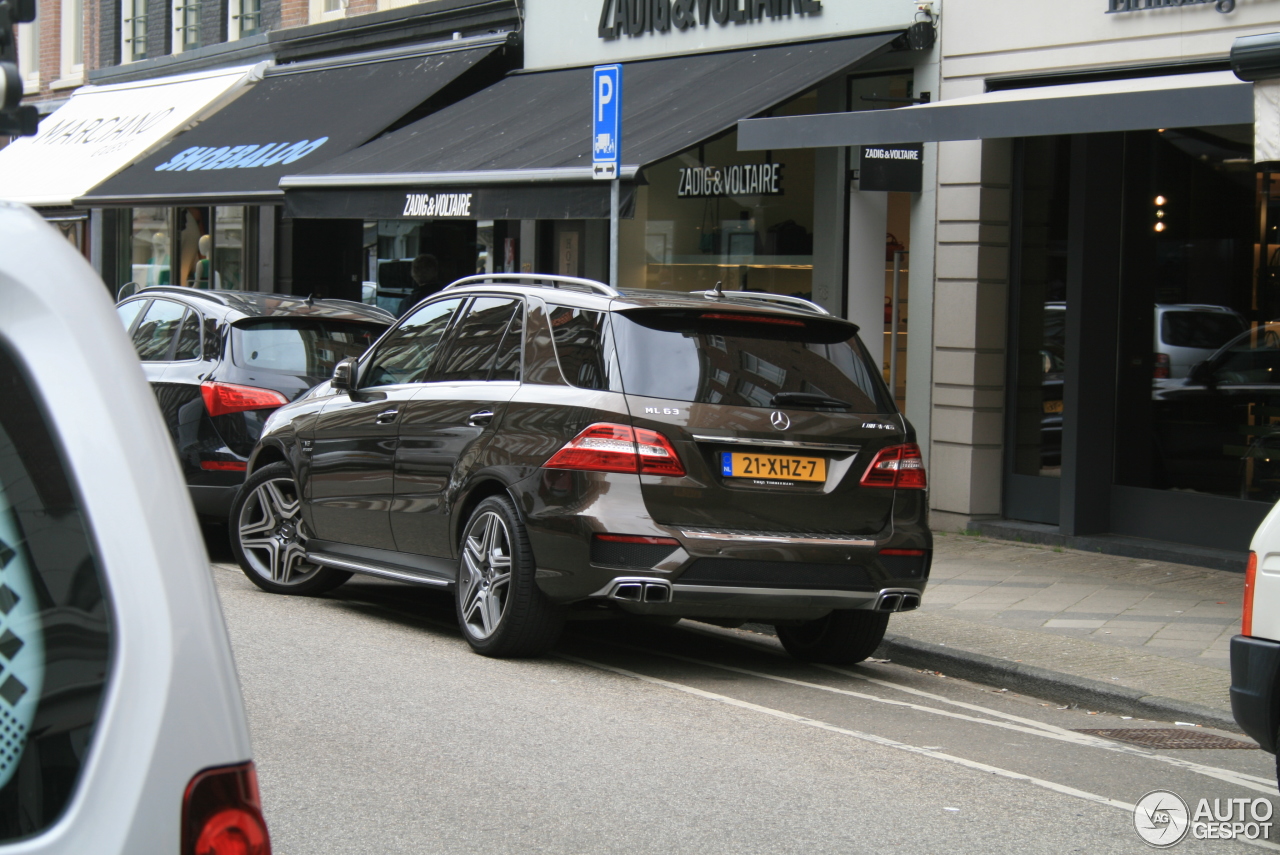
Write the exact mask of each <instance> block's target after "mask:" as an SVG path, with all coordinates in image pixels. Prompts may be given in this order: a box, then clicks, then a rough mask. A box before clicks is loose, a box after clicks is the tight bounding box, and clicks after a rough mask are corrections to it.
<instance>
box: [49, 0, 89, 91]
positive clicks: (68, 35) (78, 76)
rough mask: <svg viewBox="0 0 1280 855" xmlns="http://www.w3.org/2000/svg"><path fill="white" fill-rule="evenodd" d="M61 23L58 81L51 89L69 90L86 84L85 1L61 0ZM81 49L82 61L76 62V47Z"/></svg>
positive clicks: (52, 84) (53, 83) (51, 84)
mask: <svg viewBox="0 0 1280 855" xmlns="http://www.w3.org/2000/svg"><path fill="white" fill-rule="evenodd" d="M59 11H60V14H61V18H62V20H61V22H60V23H59V27H58V29H59V32H58V75H59V77H58V79H57V80H55V81H53V82H52V83H50V84H49V88H51V89H69V88H71V87H73V86H80V85H81V84H83V83H84V53H85V50H84V49H85V37H84V12H85V0H59ZM77 45H78V46H79V49H80V61H79V62H76V61H75V60H76V57H75V46H77Z"/></svg>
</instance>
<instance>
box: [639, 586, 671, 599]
mask: <svg viewBox="0 0 1280 855" xmlns="http://www.w3.org/2000/svg"><path fill="white" fill-rule="evenodd" d="M644 601H645V602H646V603H669V602H671V587H670V586H669V585H664V584H660V583H656V582H649V583H647V584H646V585H645V586H644Z"/></svg>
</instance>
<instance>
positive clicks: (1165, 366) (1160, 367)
mask: <svg viewBox="0 0 1280 855" xmlns="http://www.w3.org/2000/svg"><path fill="white" fill-rule="evenodd" d="M1153 376H1154V377H1155V379H1157V380H1168V379H1169V377H1170V376H1172V375H1171V372H1170V368H1169V354H1167V353H1157V354H1156V365H1155V369H1154V371H1153Z"/></svg>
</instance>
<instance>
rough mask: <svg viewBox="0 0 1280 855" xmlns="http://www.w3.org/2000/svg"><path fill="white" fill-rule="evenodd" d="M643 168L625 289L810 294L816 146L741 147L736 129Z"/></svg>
mask: <svg viewBox="0 0 1280 855" xmlns="http://www.w3.org/2000/svg"><path fill="white" fill-rule="evenodd" d="M645 174H646V176H647V178H648V180H649V183H648V185H647V186H644V187H640V188H637V193H636V196H637V198H636V215H635V219H634V220H630V221H623V223H622V226H621V228H622V232H623V234H622V236H621V241H620V243H621V246H622V249H621V251H620V253H619V276H620V277H621V281H622V284H623V285H625V286H627V287H632V288H635V287H642V288H659V289H663V290H671V291H700V290H706V289H710V288H714V287H715V286H716V283H717V282H719V283H722V287H723V288H724V289H725V290H727V291H740V290H745V291H769V292H773V293H778V294H794V295H796V296H800V297H805V298H808V297H810V296H811V294H812V292H813V213H814V208H813V204H814V203H813V183H814V160H813V151H812V150H811V149H801V150H793V151H787V152H740V151H738V141H737V132H736V131H734V132H731V133H729V134H726V135H725V136H723V137H721V138H719V139H717V140H713V141H711V142H708V143H706V144H704V145H701V146H699V147H697V148H695V149H690V150H689V151H686V152H684V153H683V154H679V155H676V156H675V157H672V158H668V159H667V160H664V161H661V162H659V163H657V164H655V165H654V166H652V167H650V168H649V169H647V170H646V171H645Z"/></svg>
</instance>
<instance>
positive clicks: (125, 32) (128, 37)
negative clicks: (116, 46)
mask: <svg viewBox="0 0 1280 855" xmlns="http://www.w3.org/2000/svg"><path fill="white" fill-rule="evenodd" d="M137 5H138V0H120V64H121V65H127V64H128V63H131V62H140V61H142V60H144V59H146V58H147V56H148V52H147V44H148V39H147V20H148V18H149V17H150V15H149V13H148V11H147V5H146V3H145V2H143V3H142V14H140V15H136V14H134V10H135V8H136V7H137ZM139 21H141V24H142V27H141V30H142V39H141V41H142V53H141V55H137V54H135V52H134V51H133V50H131V47H130V45H131V44H132V43H134V42H136V41H137V39H134V38H132V35H133V34H134V33H135V32H136V31H137V29H138V26H137V25H138V22H139Z"/></svg>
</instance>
